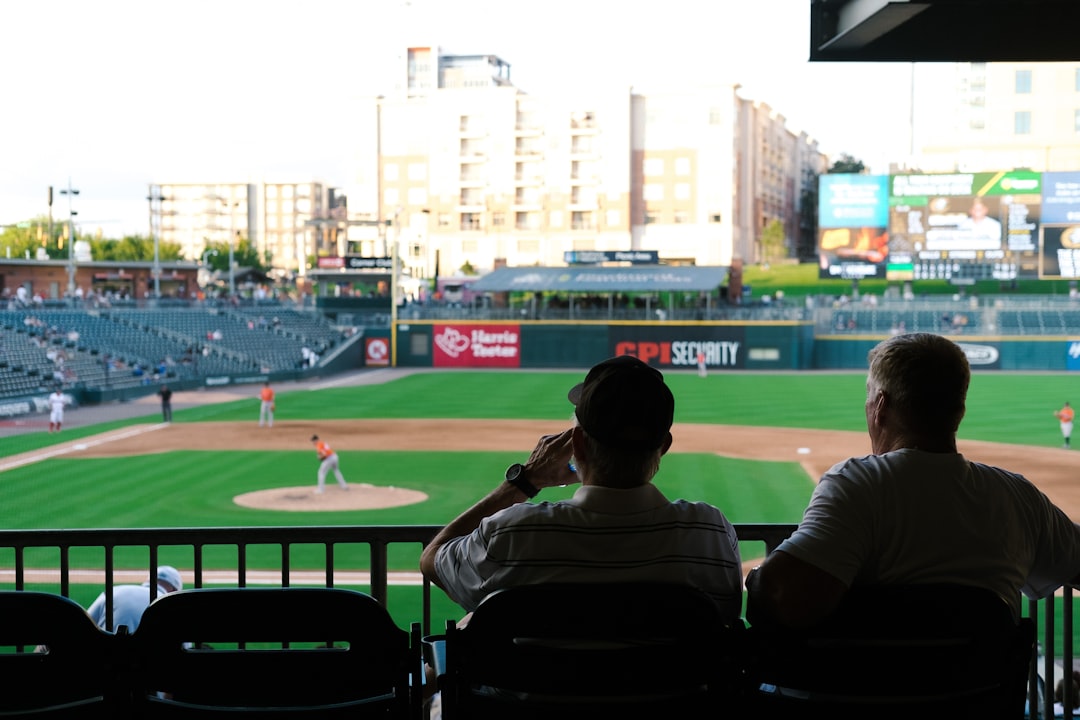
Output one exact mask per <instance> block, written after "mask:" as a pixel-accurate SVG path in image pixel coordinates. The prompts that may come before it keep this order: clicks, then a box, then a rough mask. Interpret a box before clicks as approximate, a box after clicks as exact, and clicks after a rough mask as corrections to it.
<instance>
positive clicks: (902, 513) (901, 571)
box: [746, 333, 1080, 628]
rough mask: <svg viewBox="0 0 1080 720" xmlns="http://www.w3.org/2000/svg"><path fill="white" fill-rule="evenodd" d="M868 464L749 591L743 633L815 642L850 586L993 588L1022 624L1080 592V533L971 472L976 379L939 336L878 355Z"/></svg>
mask: <svg viewBox="0 0 1080 720" xmlns="http://www.w3.org/2000/svg"><path fill="white" fill-rule="evenodd" d="M869 363H870V370H869V374H868V377H867V380H866V408H865V409H866V425H867V429H868V431H869V435H870V441H871V448H872V450H871V454H870V455H865V456H862V457H853V458H849V459H847V460H844V461H842V462H840V463H838V464H836V465H834V466H833V467H832V468H831V469H830V470H828V471H827V472H826V473H825V474H824V475H823V476H822V478H821V481H820V482H819V483H818V485H817V487H816V488H815V489H814V492H813V495H812V496H811V499H810V504H809V506H808V507H807V508H806V510H805V512H804V514H803V519H802V522H801V523H800V524H799V526H798V528H797V529H796V530H795V532H794V533H793V534H792V535H791V537H790V538H788V539H787V540H785V541H784V542H782V543H781V544H780V545H779V546H778V547H777V548H776V550H775V551H773V552H772V553H770V554H769V556H768V557H767V558H766V559H765V560H764V561H763V562H762V563H761V565H760V567H758V568H757V569H755V570H754V571H751V573H750V574H749V576H748V577H747V582H746V585H747V591H748V594H747V620H748V621H749V622H750V623H751V624H754V625H757V624H759V623H761V624H769V623H772V624H777V625H781V626H785V627H789V628H810V627H813V626H815V625H817V624H819V623H820V622H822V621H824V620H825V619H826V618H828V616H829V615H830V614H831V613H832V612H833V611H834V610H835V609H836V608H837V607H838V606H839V605H840V603H841V601H842V600H843V598H844V597H845V595H846V594H847V592H848V591H849V590H850V589H851V588H852V587H854V586H882V585H922V584H935V583H948V584H960V585H969V586H974V587H978V588H984V589H987V590H990V591H991V592H993V593H995V594H997V595H998V596H1000V597H1001V598H1002V600H1004V601H1005V602H1006V603H1007V604H1008V606H1009V607H1010V608H1011V610H1012V613H1013V617H1014V618H1018V617H1019V616H1020V613H1021V593H1023V594H1024V595H1027V596H1028V597H1030V598H1045V597H1048V596H1050V595H1051V594H1052V593H1053V592H1054V591H1055V590H1057V589H1058V588H1059V587H1061V586H1062V585H1064V584H1073V585H1075V584H1076V583H1077V581H1078V580H1080V577H1078V576H1080V527H1078V526H1077V525H1076V524H1075V523H1074V522H1073V521H1072V520H1071V519H1070V518H1069V517H1068V516H1067V515H1066V514H1065V513H1064V512H1063V511H1062V510H1060V509H1059V508H1058V507H1057V506H1055V505H1054V504H1053V503H1052V502H1051V501H1050V499H1049V498H1048V497H1047V496H1046V495H1045V494H1043V493H1042V492H1041V491H1040V490H1039V489H1038V488H1037V487H1035V485H1034V484H1032V483H1031V482H1030V481H1028V480H1027V479H1026V478H1024V477H1023V476H1022V475H1018V474H1016V473H1014V472H1010V471H1008V470H1004V469H1001V468H998V467H993V466H990V465H984V464H981V463H978V462H974V461H972V460H969V459H967V458H966V457H964V456H963V455H961V454H960V453H959V451H958V450H957V445H956V433H957V429H958V428H959V426H960V421H961V419H963V417H964V412H965V409H966V397H967V390H968V384H969V382H970V379H971V371H970V368H969V366H968V361H967V358H966V357H965V355H964V351H963V350H962V349H961V348H960V347H959V346H958V345H957V344H956V343H954V342H952V341H950V340H948V339H946V338H944V337H942V336H940V335H934V334H930V333H910V334H903V335H897V336H895V337H891V338H889V339H887V340H885V341H883V342H881V343H880V344H878V345H877V346H876V347H874V348H873V349H872V350H871V351H870V354H869Z"/></svg>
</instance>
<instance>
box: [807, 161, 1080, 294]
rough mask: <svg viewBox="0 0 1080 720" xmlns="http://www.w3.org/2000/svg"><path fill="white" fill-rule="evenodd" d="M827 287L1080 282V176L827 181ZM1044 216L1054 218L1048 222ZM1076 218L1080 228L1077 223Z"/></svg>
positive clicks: (822, 207) (821, 209)
mask: <svg viewBox="0 0 1080 720" xmlns="http://www.w3.org/2000/svg"><path fill="white" fill-rule="evenodd" d="M820 181H821V182H820V186H819V195H818V218H819V221H818V222H819V231H818V255H819V259H820V268H819V276H820V277H821V278H850V279H856V278H864V277H866V278H870V277H873V278H886V279H889V280H948V281H950V282H953V283H955V284H970V283H974V282H975V281H976V280H1003V281H1007V280H1015V279H1019V278H1029V279H1034V278H1044V277H1045V278H1057V277H1080V274H1068V273H1080V173H1038V172H1033V171H1030V170H1011V171H1000V172H981V173H930V174H900V175H845V174H837V175H822V176H821V178H820ZM1044 206H1045V207H1047V208H1052V218H1044V217H1042V215H1043V212H1044ZM1070 218H1071V219H1070Z"/></svg>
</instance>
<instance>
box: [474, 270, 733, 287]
mask: <svg viewBox="0 0 1080 720" xmlns="http://www.w3.org/2000/svg"><path fill="white" fill-rule="evenodd" d="M727 274H728V268H726V267H700V266H684V265H634V266H630V267H600V266H592V265H588V266H572V267H559V268H553V267H506V268H498V269H496V270H493V271H492V272H490V273H488V274H487V275H484V276H483V277H482V278H480V279H479V280H476V281H475V282H473V283H472V286H471V289H472V290H473V291H474V292H535V291H545V292H593V293H618V292H659V291H680V290H681V291H686V292H691V291H710V290H715V289H716V288H718V287H720V285H721V284H722V283H723V282H724V278H726V277H727Z"/></svg>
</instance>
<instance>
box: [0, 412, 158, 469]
mask: <svg viewBox="0 0 1080 720" xmlns="http://www.w3.org/2000/svg"><path fill="white" fill-rule="evenodd" d="M167 427H169V423H158V424H156V425H137V426H135V427H131V428H125V429H123V430H114V431H112V432H108V433H105V434H103V435H95V436H93V437H91V438H88V439H87V440H86V441H85V442H84V441H82V440H73V441H71V442H70V443H66V444H63V445H57V446H53V447H50V448H48V449H45V450H41V451H35V452H29V453H23V454H22V455H18V456H16V457H14V458H12V459H10V460H7V461H6V462H3V463H0V472H6V471H7V470H14V469H15V468H18V467H22V466H23V465H30V464H32V463H36V462H41V461H42V460H48V459H49V458H54V457H59V456H61V455H69V454H71V453H74V452H80V451H82V450H88V449H90V448H92V447H97V446H98V445H105V444H106V443H110V442H113V441H114V440H125V439H127V438H130V437H136V436H138V435H142V434H143V433H146V432H150V431H152V430H160V429H162V428H167Z"/></svg>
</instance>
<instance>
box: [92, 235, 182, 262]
mask: <svg viewBox="0 0 1080 720" xmlns="http://www.w3.org/2000/svg"><path fill="white" fill-rule="evenodd" d="M180 250H181V248H180V245H179V244H177V243H171V242H161V241H159V242H158V261H160V262H172V261H176V260H179V259H180ZM90 254H91V255H92V256H93V258H94V260H112V261H124V260H130V261H134V262H152V261H153V260H154V241H153V239H152V238H148V237H143V236H141V235H125V236H124V237H123V238H121V239H119V240H110V239H104V238H103V239H98V240H91V241H90Z"/></svg>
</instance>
